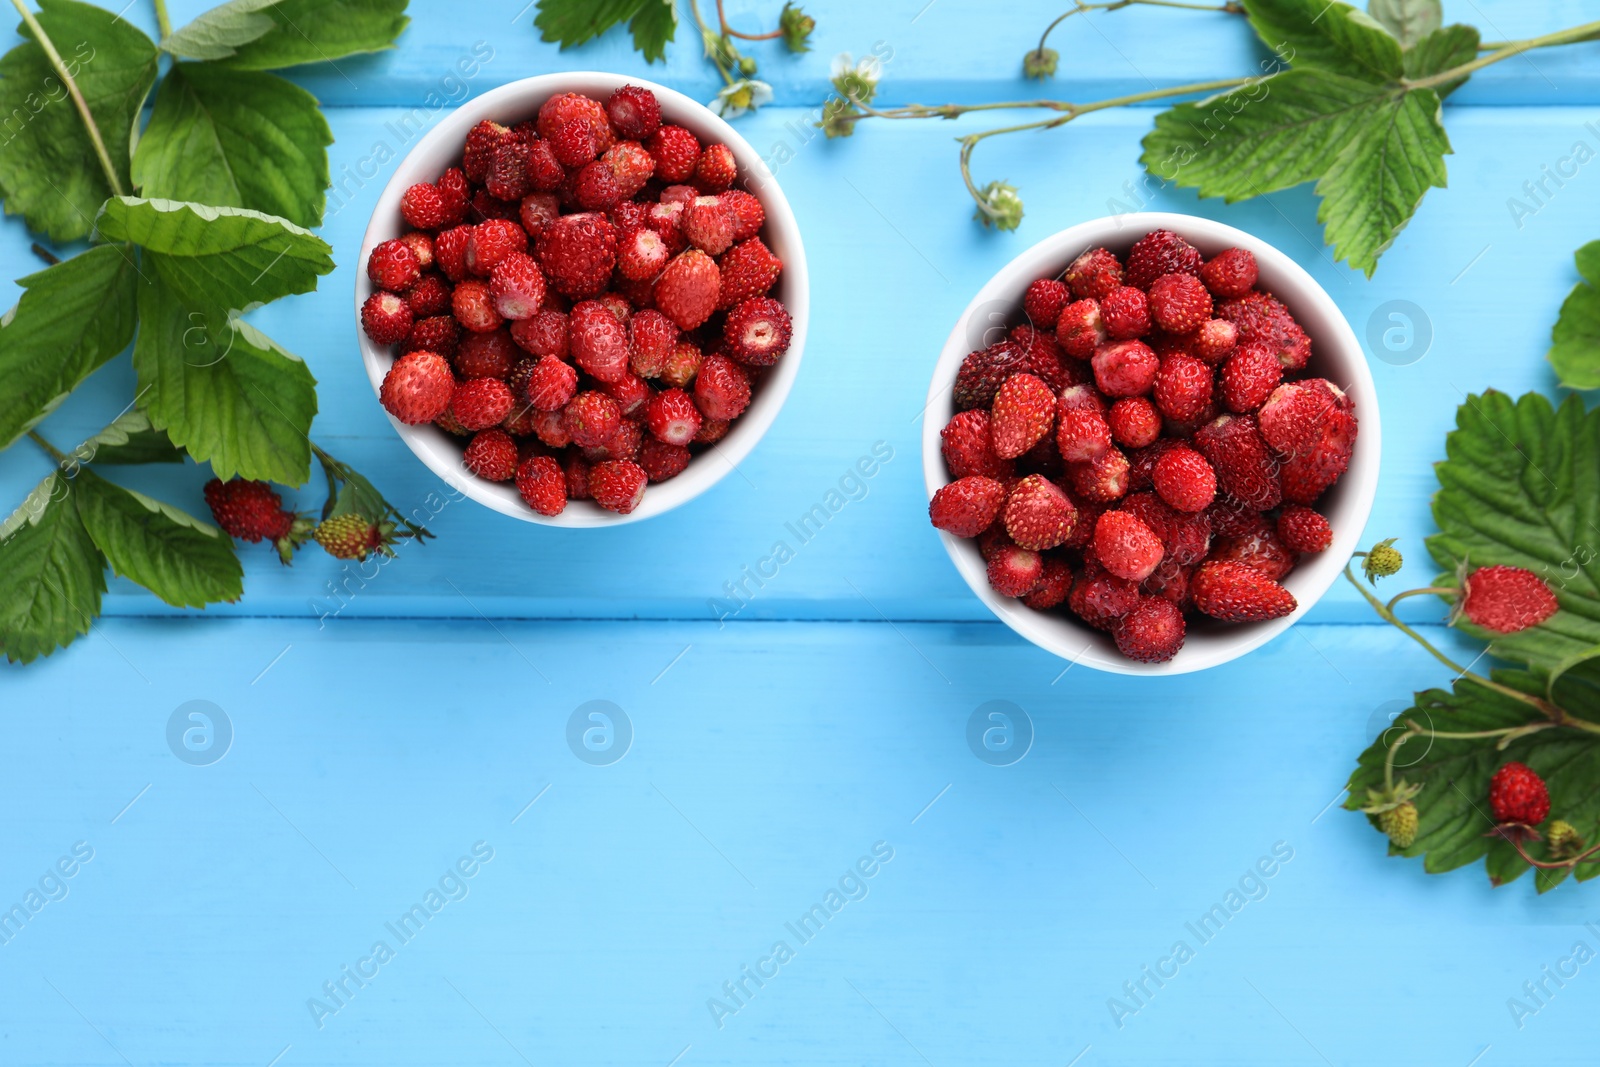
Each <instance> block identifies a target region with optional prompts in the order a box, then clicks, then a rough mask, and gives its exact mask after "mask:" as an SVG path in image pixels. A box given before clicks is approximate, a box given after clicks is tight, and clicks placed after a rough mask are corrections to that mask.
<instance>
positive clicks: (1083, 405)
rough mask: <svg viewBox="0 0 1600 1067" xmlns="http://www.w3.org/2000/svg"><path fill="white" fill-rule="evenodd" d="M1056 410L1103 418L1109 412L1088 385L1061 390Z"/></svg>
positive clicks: (1099, 396)
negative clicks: (1092, 413) (1080, 412)
mask: <svg viewBox="0 0 1600 1067" xmlns="http://www.w3.org/2000/svg"><path fill="white" fill-rule="evenodd" d="M967 358H969V359H970V358H971V357H970V356H969V357H967ZM1056 409H1057V411H1058V412H1059V413H1061V414H1065V413H1066V412H1069V411H1092V412H1094V413H1095V414H1096V415H1099V416H1101V417H1102V418H1104V417H1105V414H1106V411H1107V408H1106V402H1105V398H1104V397H1102V396H1101V395H1100V394H1099V393H1097V392H1095V389H1094V386H1092V385H1089V384H1087V383H1080V384H1077V385H1069V386H1067V387H1066V388H1065V389H1063V390H1061V395H1060V397H1058V398H1057V401H1056Z"/></svg>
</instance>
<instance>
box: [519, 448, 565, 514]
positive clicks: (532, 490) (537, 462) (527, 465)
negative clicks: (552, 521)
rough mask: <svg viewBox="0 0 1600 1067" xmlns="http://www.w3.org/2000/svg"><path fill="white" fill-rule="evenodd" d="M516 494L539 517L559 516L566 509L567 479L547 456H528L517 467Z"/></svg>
mask: <svg viewBox="0 0 1600 1067" xmlns="http://www.w3.org/2000/svg"><path fill="white" fill-rule="evenodd" d="M516 478H517V492H518V493H520V494H522V499H523V501H524V502H526V503H527V505H528V506H529V507H530V508H532V509H533V510H534V511H537V512H538V513H539V514H541V515H559V514H561V513H562V512H563V511H565V510H566V507H567V477H566V475H565V474H564V473H563V472H562V470H561V465H560V464H559V463H557V462H556V461H555V460H554V459H552V458H550V457H549V456H529V457H528V458H527V459H525V460H523V461H522V464H521V465H520V466H519V467H517V472H516Z"/></svg>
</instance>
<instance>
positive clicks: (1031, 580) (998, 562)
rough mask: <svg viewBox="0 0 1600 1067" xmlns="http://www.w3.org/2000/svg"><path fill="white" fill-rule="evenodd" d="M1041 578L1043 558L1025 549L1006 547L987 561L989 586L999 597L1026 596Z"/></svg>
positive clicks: (997, 550) (1042, 574) (998, 550)
mask: <svg viewBox="0 0 1600 1067" xmlns="http://www.w3.org/2000/svg"><path fill="white" fill-rule="evenodd" d="M1043 576H1044V560H1043V558H1042V557H1040V555H1039V553H1037V552H1033V551H1030V550H1029V549H1026V548H1019V547H1018V546H1016V545H1006V546H1005V547H1002V548H998V549H996V551H995V553H994V555H993V556H992V557H990V559H989V585H990V587H991V588H993V589H994V591H995V592H997V593H999V594H1000V595H1001V596H1010V597H1020V596H1026V595H1027V594H1028V592H1029V591H1030V590H1032V589H1033V587H1034V586H1036V585H1038V584H1039V579H1040V578H1041V577H1043Z"/></svg>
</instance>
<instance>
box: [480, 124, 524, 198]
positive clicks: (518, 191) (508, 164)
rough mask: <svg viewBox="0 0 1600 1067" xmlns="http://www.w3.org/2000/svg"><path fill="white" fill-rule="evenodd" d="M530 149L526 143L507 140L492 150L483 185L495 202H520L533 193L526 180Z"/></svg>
mask: <svg viewBox="0 0 1600 1067" xmlns="http://www.w3.org/2000/svg"><path fill="white" fill-rule="evenodd" d="M531 153H532V148H531V147H530V145H529V143H528V142H526V141H520V140H515V139H512V138H507V139H506V140H505V141H503V142H502V143H501V144H500V147H498V148H496V149H495V150H494V155H493V156H491V157H490V159H489V169H488V171H487V172H486V173H485V174H484V178H483V185H484V188H485V189H487V190H489V195H490V196H492V197H494V198H495V199H496V200H521V199H522V198H523V197H525V196H527V195H528V194H529V193H531V192H533V184H532V183H531V182H530V181H529V180H528V159H529V156H530V155H531Z"/></svg>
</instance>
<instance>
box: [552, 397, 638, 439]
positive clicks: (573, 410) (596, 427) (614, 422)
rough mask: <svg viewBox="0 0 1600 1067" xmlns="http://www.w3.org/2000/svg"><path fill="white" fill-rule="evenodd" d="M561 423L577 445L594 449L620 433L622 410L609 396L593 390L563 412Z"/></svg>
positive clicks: (573, 402)
mask: <svg viewBox="0 0 1600 1067" xmlns="http://www.w3.org/2000/svg"><path fill="white" fill-rule="evenodd" d="M561 422H562V425H563V426H564V427H565V428H566V431H567V433H569V434H571V435H572V443H573V444H575V445H577V446H578V447H579V448H594V447H596V446H598V445H603V444H605V443H606V442H607V441H609V440H610V439H611V437H612V435H613V434H615V433H616V432H617V428H618V427H619V426H621V425H622V409H621V408H620V407H618V406H617V402H616V401H615V400H613V399H611V398H610V397H609V396H607V395H606V394H604V393H601V392H595V391H592V390H591V391H588V392H582V393H579V394H578V395H577V396H575V397H573V398H572V400H571V401H570V402H569V403H568V404H567V406H566V407H564V408H562V409H561ZM547 443H548V442H547Z"/></svg>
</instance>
